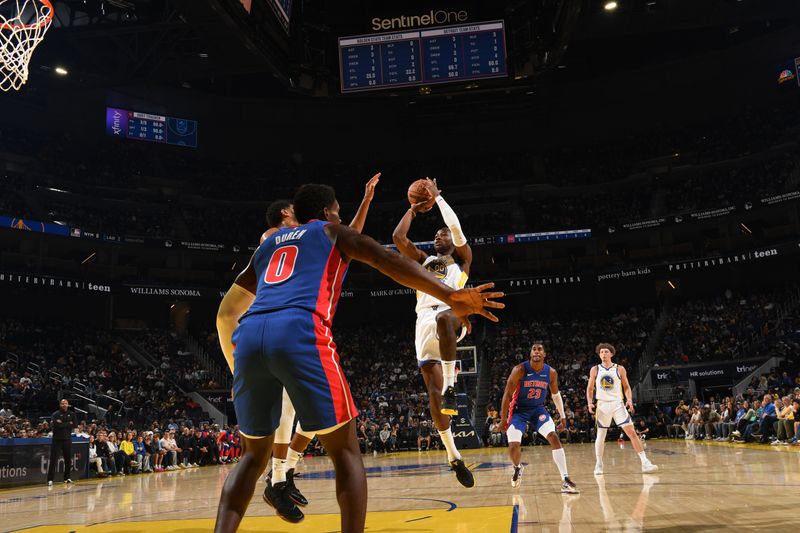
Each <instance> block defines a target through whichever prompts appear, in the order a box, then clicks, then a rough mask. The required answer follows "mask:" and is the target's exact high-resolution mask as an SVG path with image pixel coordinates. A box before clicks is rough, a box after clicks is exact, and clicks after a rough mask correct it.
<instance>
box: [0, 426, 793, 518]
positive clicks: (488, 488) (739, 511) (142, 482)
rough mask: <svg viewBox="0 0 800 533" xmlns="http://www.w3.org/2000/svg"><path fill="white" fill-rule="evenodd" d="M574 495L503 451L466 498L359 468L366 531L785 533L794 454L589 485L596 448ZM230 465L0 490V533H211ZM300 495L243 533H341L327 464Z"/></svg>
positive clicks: (614, 468) (712, 461)
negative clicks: (365, 486) (293, 516)
mask: <svg viewBox="0 0 800 533" xmlns="http://www.w3.org/2000/svg"><path fill="white" fill-rule="evenodd" d="M565 448H566V454H567V461H568V465H569V469H570V476H571V478H572V479H573V481H575V482H576V483H577V485H578V488H579V489H580V490H581V493H580V494H579V495H562V494H561V493H560V481H559V477H558V474H557V470H556V467H555V465H554V464H553V461H552V458H551V454H550V450H549V448H548V447H545V446H536V447H531V448H526V449H525V450H524V452H523V461H524V462H525V463H527V464H528V466H527V468H526V470H525V472H524V475H523V481H522V486H521V487H519V488H518V489H512V488H511V486H510V475H511V472H510V467H509V463H508V459H507V457H506V454H505V451H504V450H501V449H497V448H487V449H484V450H474V451H467V452H465V454H464V455H465V460H466V461H467V464H469V465H470V468H472V469H473V471H474V473H475V478H476V486H475V488H473V489H464V488H462V487H461V486H460V485H459V484H458V482H457V481H456V480H455V478H454V477H453V476H452V474H451V473H450V472H449V470H448V469H447V467H446V466H445V465H444V463H445V456H444V455H443V453H440V452H430V453H426V452H423V453H417V452H405V453H400V454H390V455H388V456H379V457H377V458H375V457H372V456H368V457H365V464H366V467H367V472H368V478H369V491H370V493H369V498H370V499H369V514H368V517H367V531H368V532H369V531H371V532H400V531H411V532H417V533H420V532H455V533H479V532H485V533H506V532H511V533H513V532H534V531H535V532H555V531H558V532H560V533H562V532H569V531H576V532H583V531H587V532H589V531H639V530H654V531H655V530H661V531H692V532H695V531H713V530H724V531H733V530H737V531H741V530H755V531H792V530H796V529H797V527H796V525H797V524H798V516H797V512H796V511H797V502H798V501H800V497H799V496H798V495H799V494H800V449H798V448H797V447H795V448H786V447H775V446H772V447H769V446H767V447H764V446H758V447H756V446H753V445H729V444H718V443H702V442H691V441H689V442H686V441H683V440H681V441H652V442H650V443H649V445H648V453H649V455H650V457H651V459H652V460H653V462H655V463H656V464H658V465H659V466H660V468H661V470H660V471H659V472H658V474H655V475H651V474H644V475H643V474H642V473H641V472H640V471H639V465H640V464H639V459H638V458H637V457H636V455H635V454H634V452H633V451H632V450H631V448H630V444H629V443H626V445H625V447H624V449H620V446H619V445H617V444H616V443H611V442H609V443H608V444H607V446H606V459H605V465H606V473H605V475H603V476H598V477H595V476H594V475H593V474H592V469H593V467H594V448H593V446H592V445H588V444H578V445H567V446H565ZM232 468H235V467H233V466H221V467H206V468H200V469H192V470H181V471H176V472H162V473H159V474H146V475H143V476H127V477H124V478H112V479H106V480H102V481H101V480H91V481H83V482H79V483H76V484H75V485H74V486H71V487H67V486H64V485H56V486H55V487H54V488H53V489H50V490H48V488H47V487H44V486H37V487H28V488H23V489H13V490H5V491H0V531H9V532H10V531H25V532H35V533H55V532H58V533H62V532H63V533H69V532H75V533H84V532H86V533H110V532H118V533H138V532H145V531H147V532H149V533H156V532H178V533H189V532H199V531H211V530H212V527H213V517H214V515H215V512H216V507H217V502H218V497H219V493H220V489H221V486H222V484H223V482H224V481H225V477H226V476H227V475H228V473H229V472H230V471H231V469H232ZM298 470H299V471H300V472H302V475H301V476H300V477H299V478H298V479H297V485H298V487H300V489H301V490H302V491H303V493H304V494H305V495H306V497H308V499H309V500H310V504H309V506H308V507H307V508H306V519H305V520H304V521H303V522H302V523H301V524H298V525H292V524H288V523H286V522H283V521H281V520H280V519H278V518H277V517H275V516H274V514H273V512H272V510H271V509H270V508H269V507H267V505H266V504H265V503H264V502H263V501H262V499H261V491H262V490H263V485H260V486H259V487H257V491H256V493H255V494H254V495H253V500H252V502H251V504H250V508H249V510H248V517H247V518H246V519H245V521H244V522H243V524H242V528H241V529H240V531H243V532H256V531H275V532H297V533H305V532H315V533H316V532H331V533H333V532H336V531H338V526H339V519H338V516H337V515H336V512H337V507H336V500H335V495H334V480H333V472H332V468H331V464H330V462H329V460H328V459H327V458H324V457H322V458H311V459H306V460H305V461H304V462H303V463H301V464H300V466H299V467H298Z"/></svg>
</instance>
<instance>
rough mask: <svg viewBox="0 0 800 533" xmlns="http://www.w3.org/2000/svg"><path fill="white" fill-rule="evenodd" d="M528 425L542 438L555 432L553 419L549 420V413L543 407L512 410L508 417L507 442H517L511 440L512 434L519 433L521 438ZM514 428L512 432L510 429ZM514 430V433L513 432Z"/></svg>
mask: <svg viewBox="0 0 800 533" xmlns="http://www.w3.org/2000/svg"><path fill="white" fill-rule="evenodd" d="M528 423H530V424H531V426H532V427H533V428H534V429H535V431H538V432H539V433H540V434H541V435H542V436H543V437H547V435H549V434H550V433H551V432H553V431H555V424H554V423H553V419H552V418H550V413H548V412H547V409H545V407H544V406H539V407H529V408H527V409H519V408H517V409H514V410H513V411H512V412H511V413H510V415H509V423H508V427H509V430H508V431H507V437H508V440H509V441H513V442H519V440H517V439H516V438H514V439H512V434H515V433H516V432H517V431H518V432H519V437H520V438H521V436H522V433H524V432H525V429H526V428H527V427H528ZM512 427H513V428H514V429H513V430H512V429H511V428H512ZM515 430H516V431H515Z"/></svg>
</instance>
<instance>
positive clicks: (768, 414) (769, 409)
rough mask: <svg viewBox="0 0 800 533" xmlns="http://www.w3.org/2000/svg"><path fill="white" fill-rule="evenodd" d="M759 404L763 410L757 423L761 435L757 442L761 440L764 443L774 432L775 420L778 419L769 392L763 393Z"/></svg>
mask: <svg viewBox="0 0 800 533" xmlns="http://www.w3.org/2000/svg"><path fill="white" fill-rule="evenodd" d="M779 401H780V400H779ZM761 405H762V407H763V411H762V413H761V419H760V424H759V433H760V435H761V438H760V439H759V442H761V444H766V443H767V442H769V438H770V437H771V436H772V435H773V434H774V433H775V422H776V421H777V420H778V413H777V410H776V407H775V404H774V403H773V402H772V395H771V394H765V395H764V400H763V401H762V402H761Z"/></svg>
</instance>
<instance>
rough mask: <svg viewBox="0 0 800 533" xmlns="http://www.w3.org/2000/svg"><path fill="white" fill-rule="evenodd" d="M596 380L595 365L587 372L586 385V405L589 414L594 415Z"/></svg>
mask: <svg viewBox="0 0 800 533" xmlns="http://www.w3.org/2000/svg"><path fill="white" fill-rule="evenodd" d="M596 379H597V365H595V366H593V367H592V369H591V370H590V371H589V383H587V384H586V403H587V404H588V406H589V414H592V415H593V414H594V382H595V380H596Z"/></svg>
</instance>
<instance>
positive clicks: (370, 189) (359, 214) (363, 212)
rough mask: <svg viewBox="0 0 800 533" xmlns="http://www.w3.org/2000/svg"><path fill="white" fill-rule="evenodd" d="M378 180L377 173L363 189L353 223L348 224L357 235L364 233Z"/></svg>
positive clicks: (379, 178)
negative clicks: (362, 196)
mask: <svg viewBox="0 0 800 533" xmlns="http://www.w3.org/2000/svg"><path fill="white" fill-rule="evenodd" d="M380 180H381V173H380V172H378V173H377V174H375V175H374V176H372V178H370V180H369V181H368V182H367V184H366V185H365V187H364V189H365V190H364V198H363V199H362V200H361V205H359V206H358V211H356V216H355V217H354V218H353V221H352V222H350V227H351V228H353V229H354V230H356V231H357V232H359V233H361V232H362V231H364V224H365V223H366V222H367V213H368V212H369V204H371V203H372V198H373V197H374V196H375V186H376V185H378V182H379V181H380Z"/></svg>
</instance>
